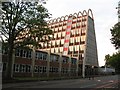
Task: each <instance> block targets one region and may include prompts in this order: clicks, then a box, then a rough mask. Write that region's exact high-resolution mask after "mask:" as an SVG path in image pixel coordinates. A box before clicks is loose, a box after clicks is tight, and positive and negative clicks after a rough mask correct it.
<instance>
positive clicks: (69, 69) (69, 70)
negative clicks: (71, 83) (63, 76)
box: [68, 56, 71, 76]
mask: <svg viewBox="0 0 120 90" xmlns="http://www.w3.org/2000/svg"><path fill="white" fill-rule="evenodd" d="M68 72H69V76H71V56H69V68H68Z"/></svg>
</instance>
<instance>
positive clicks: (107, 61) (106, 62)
mask: <svg viewBox="0 0 120 90" xmlns="http://www.w3.org/2000/svg"><path fill="white" fill-rule="evenodd" d="M109 59H110V55H109V54H107V55H105V66H109Z"/></svg>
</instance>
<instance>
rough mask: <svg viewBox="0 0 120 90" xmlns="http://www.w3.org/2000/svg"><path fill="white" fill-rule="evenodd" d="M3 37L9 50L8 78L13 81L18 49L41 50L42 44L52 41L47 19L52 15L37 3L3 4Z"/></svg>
mask: <svg viewBox="0 0 120 90" xmlns="http://www.w3.org/2000/svg"><path fill="white" fill-rule="evenodd" d="M2 10H3V14H2V31H1V33H2V35H4V37H6V42H7V44H6V42H5V45H6V46H7V48H8V49H7V50H8V68H7V78H8V79H11V78H12V76H11V73H12V65H13V63H12V60H13V58H14V50H15V49H17V48H20V47H22V48H26V47H29V48H30V47H31V48H32V47H35V48H41V42H47V41H49V40H50V34H52V30H50V29H49V28H48V26H47V22H46V19H48V18H50V15H51V14H50V13H48V10H47V9H46V8H45V7H43V5H40V4H38V3H37V2H18V3H14V2H4V3H2Z"/></svg>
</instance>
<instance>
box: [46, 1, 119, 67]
mask: <svg viewBox="0 0 120 90" xmlns="http://www.w3.org/2000/svg"><path fill="white" fill-rule="evenodd" d="M118 2H119V0H47V3H46V4H45V5H44V6H45V7H46V8H47V9H48V12H49V13H51V14H52V18H51V19H54V18H58V17H61V16H65V15H69V14H73V13H78V12H79V11H81V12H83V10H88V9H92V12H93V16H94V23H95V32H96V41H97V50H98V61H99V66H103V65H104V64H105V62H104V58H105V55H107V54H110V55H112V54H113V53H115V52H117V50H115V48H114V46H113V44H111V41H110V38H111V32H110V29H111V28H112V27H113V26H114V24H116V23H117V22H118V18H117V9H116V7H117V6H118Z"/></svg>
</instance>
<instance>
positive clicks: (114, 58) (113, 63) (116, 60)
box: [108, 52, 120, 74]
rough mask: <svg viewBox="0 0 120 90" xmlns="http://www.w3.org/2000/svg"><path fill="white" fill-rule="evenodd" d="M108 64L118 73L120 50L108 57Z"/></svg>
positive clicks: (119, 69) (119, 71) (119, 68)
mask: <svg viewBox="0 0 120 90" xmlns="http://www.w3.org/2000/svg"><path fill="white" fill-rule="evenodd" d="M108 63H109V65H111V66H112V67H114V68H115V69H116V72H117V73H119V74H120V52H118V53H116V54H113V55H112V56H111V57H110V58H109V62H108Z"/></svg>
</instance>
